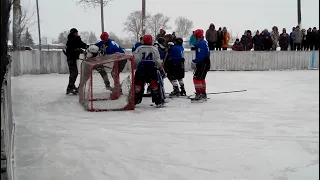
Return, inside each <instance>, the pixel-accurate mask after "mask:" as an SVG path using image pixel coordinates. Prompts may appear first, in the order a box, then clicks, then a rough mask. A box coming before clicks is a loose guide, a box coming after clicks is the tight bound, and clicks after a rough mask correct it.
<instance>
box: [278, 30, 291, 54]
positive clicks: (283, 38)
mask: <svg viewBox="0 0 320 180" xmlns="http://www.w3.org/2000/svg"><path fill="white" fill-rule="evenodd" d="M289 44H290V36H289V34H288V33H287V30H286V28H283V29H282V34H280V37H279V46H280V49H281V51H287V50H288V48H289Z"/></svg>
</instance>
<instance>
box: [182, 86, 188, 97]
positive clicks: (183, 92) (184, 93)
mask: <svg viewBox="0 0 320 180" xmlns="http://www.w3.org/2000/svg"><path fill="white" fill-rule="evenodd" d="M180 96H187V93H186V90H185V89H184V86H180Z"/></svg>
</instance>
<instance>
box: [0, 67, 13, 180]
mask: <svg viewBox="0 0 320 180" xmlns="http://www.w3.org/2000/svg"><path fill="white" fill-rule="evenodd" d="M10 66H11V63H10V64H9V65H8V67H7V73H6V77H5V80H4V82H3V85H2V89H1V179H2V178H4V179H8V180H14V171H13V163H14V162H13V145H14V144H13V141H14V131H15V125H14V121H13V114H12V101H11V67H10Z"/></svg>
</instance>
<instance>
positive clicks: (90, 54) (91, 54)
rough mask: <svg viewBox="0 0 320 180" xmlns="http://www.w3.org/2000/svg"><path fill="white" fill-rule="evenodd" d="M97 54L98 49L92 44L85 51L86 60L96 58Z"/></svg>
mask: <svg viewBox="0 0 320 180" xmlns="http://www.w3.org/2000/svg"><path fill="white" fill-rule="evenodd" d="M98 53H99V47H98V46H96V45H94V44H92V45H90V46H89V47H88V49H87V58H91V57H96V56H97V55H98Z"/></svg>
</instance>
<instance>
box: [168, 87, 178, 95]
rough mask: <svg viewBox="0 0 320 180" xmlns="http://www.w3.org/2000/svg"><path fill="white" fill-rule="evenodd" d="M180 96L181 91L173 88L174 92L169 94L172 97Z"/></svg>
mask: <svg viewBox="0 0 320 180" xmlns="http://www.w3.org/2000/svg"><path fill="white" fill-rule="evenodd" d="M179 95H180V91H179V88H178V87H173V91H172V92H171V93H170V94H169V96H170V97H178V96H179Z"/></svg>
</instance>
